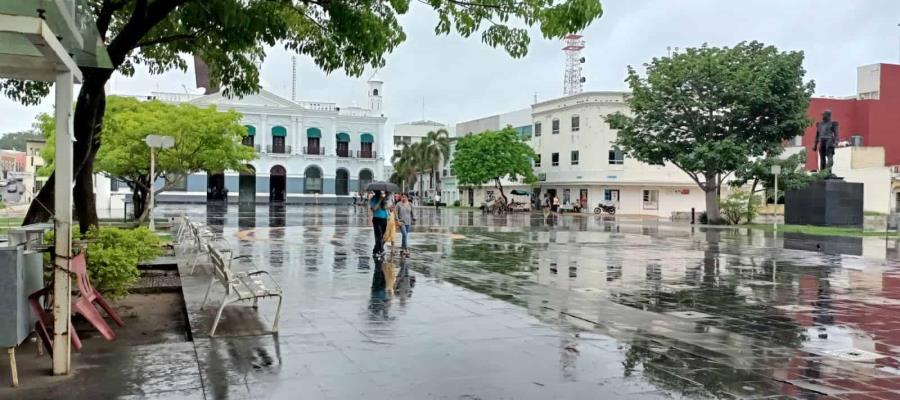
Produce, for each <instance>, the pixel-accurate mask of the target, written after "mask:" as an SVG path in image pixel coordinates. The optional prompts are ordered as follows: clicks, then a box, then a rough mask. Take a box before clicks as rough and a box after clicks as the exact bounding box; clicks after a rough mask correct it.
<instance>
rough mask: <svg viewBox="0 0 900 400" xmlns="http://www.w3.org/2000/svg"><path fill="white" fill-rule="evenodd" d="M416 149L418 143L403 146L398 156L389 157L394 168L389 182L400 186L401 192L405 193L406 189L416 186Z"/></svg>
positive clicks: (418, 165) (417, 163)
mask: <svg viewBox="0 0 900 400" xmlns="http://www.w3.org/2000/svg"><path fill="white" fill-rule="evenodd" d="M418 147H419V144H418V143H417V144H413V145H403V149H401V150H400V154H396V155H394V156H393V157H391V164H393V166H394V173H393V175H391V182H393V183H396V184H397V185H400V186H401V187H402V188H403V191H406V189H407V187H414V186H415V184H416V175H417V174H418V172H419V170H420V163H419V149H418ZM407 185H408V186H407Z"/></svg>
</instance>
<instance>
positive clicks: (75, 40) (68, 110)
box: [0, 0, 111, 375]
mask: <svg viewBox="0 0 900 400" xmlns="http://www.w3.org/2000/svg"><path fill="white" fill-rule="evenodd" d="M88 9H89V8H88V7H87V5H86V4H83V3H82V2H79V4H76V2H75V1H73V0H69V1H65V0H57V1H52V2H49V1H36V0H25V1H5V2H0V77H3V78H14V79H24V80H35V81H47V82H54V88H55V91H56V96H55V104H56V121H57V123H56V165H57V168H56V183H55V185H56V186H55V187H54V189H55V197H54V202H55V210H56V214H55V215H54V217H53V220H54V228H55V230H56V235H55V236H54V240H55V242H54V249H55V258H54V270H53V292H54V293H55V295H54V296H53V317H54V323H53V343H54V344H55V345H54V346H53V373H54V374H57V375H61V374H68V373H69V371H70V362H71V342H70V340H69V329H70V326H69V325H70V322H69V321H70V319H69V315H70V314H71V301H72V299H71V279H70V278H69V258H70V254H71V245H72V238H71V232H72V181H73V179H74V174H73V173H74V171H73V168H72V142H73V138H72V107H71V106H70V105H71V104H72V90H73V85H74V84H75V83H80V82H81V80H82V75H81V71H80V70H79V65H91V66H94V67H101V68H103V67H105V68H110V67H111V63H110V62H109V56H108V55H107V54H106V49H105V47H103V45H102V43H101V42H99V39H98V38H99V34H98V33H97V32H96V24H95V23H94V22H93V21H92V20H90V18H89V17H85V16H84V15H83V14H82V13H83V12H84V10H88ZM51 26H52V28H51ZM76 60H77V62H76ZM10 355H11V356H14V353H13V352H12V351H11V352H10ZM11 358H12V357H11Z"/></svg>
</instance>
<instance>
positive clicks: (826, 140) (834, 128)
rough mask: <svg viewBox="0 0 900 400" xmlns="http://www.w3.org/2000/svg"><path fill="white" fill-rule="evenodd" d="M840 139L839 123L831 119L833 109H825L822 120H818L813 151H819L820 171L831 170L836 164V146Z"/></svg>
mask: <svg viewBox="0 0 900 400" xmlns="http://www.w3.org/2000/svg"><path fill="white" fill-rule="evenodd" d="M839 140H840V136H838V123H837V121H832V120H831V110H825V111H824V112H822V120H821V121H819V122H816V141H815V143H813V151H816V150H818V151H819V171H822V170H824V169H826V168H828V169H829V170H830V169H831V167H832V166H833V165H834V148H835V147H836V146H837V144H838V141H839Z"/></svg>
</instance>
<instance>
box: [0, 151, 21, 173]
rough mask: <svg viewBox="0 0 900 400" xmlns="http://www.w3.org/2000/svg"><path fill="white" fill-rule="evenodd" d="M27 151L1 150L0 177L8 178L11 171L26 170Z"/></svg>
mask: <svg viewBox="0 0 900 400" xmlns="http://www.w3.org/2000/svg"><path fill="white" fill-rule="evenodd" d="M25 158H26V157H25V152H24V151H16V150H0V178H2V179H8V178H9V173H10V172H23V171H25Z"/></svg>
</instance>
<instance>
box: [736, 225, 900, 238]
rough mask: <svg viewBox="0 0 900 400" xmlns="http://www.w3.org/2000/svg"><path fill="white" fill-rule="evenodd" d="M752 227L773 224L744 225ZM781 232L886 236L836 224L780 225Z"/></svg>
mask: <svg viewBox="0 0 900 400" xmlns="http://www.w3.org/2000/svg"><path fill="white" fill-rule="evenodd" d="M743 226H746V227H748V228H752V229H760V230H764V231H769V232H771V231H772V229H773V228H772V224H751V225H743ZM778 231H779V232H788V233H803V234H806V235H820V236H851V237H863V236H880V237H884V236H885V232H884V231H866V230H863V229H862V228H841V227H834V226H814V225H784V224H779V225H778ZM887 236H890V237H900V233H898V232H888V233H887Z"/></svg>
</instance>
